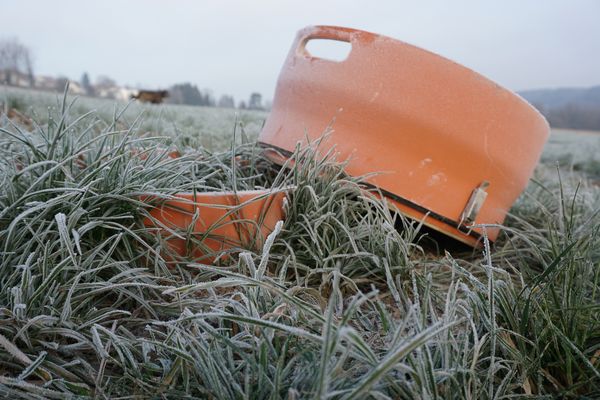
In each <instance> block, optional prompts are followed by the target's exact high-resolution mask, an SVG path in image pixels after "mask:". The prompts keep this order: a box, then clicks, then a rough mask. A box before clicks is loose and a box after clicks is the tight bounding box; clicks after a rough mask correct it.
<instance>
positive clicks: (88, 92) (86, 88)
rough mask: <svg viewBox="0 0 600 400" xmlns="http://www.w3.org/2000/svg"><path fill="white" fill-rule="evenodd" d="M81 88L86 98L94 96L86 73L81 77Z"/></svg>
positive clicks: (92, 87)
mask: <svg viewBox="0 0 600 400" xmlns="http://www.w3.org/2000/svg"><path fill="white" fill-rule="evenodd" d="M81 87H82V88H83V90H84V91H85V94H86V95H88V96H93V95H94V86H93V85H92V82H91V81H90V76H89V75H88V73H87V72H84V73H83V75H82V76H81Z"/></svg>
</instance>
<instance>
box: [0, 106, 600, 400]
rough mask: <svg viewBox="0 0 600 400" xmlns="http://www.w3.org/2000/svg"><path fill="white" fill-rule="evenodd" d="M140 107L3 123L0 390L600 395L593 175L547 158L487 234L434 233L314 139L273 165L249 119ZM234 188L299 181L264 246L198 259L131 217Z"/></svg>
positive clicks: (150, 394)
mask: <svg viewBox="0 0 600 400" xmlns="http://www.w3.org/2000/svg"><path fill="white" fill-rule="evenodd" d="M76 104H77V103H76ZM210 111H216V110H210ZM198 112H199V113H200V112H204V110H201V109H199V111H198ZM118 114H119V113H117V115H118ZM134 120H135V119H134V118H131V119H126V120H118V121H113V120H112V119H107V118H106V115H104V114H102V113H100V114H97V113H94V112H92V113H88V114H83V115H82V113H81V110H79V109H78V108H77V105H75V106H74V108H72V109H71V110H69V107H59V108H57V109H56V110H55V109H52V110H51V117H50V118H46V119H45V121H47V122H46V123H41V124H40V125H38V126H34V127H33V128H32V129H30V130H27V129H25V128H24V127H20V126H14V125H12V124H11V123H10V122H9V121H7V120H6V119H2V120H1V121H0V127H1V128H0V153H1V154H0V252H1V253H0V254H1V257H0V370H1V371H2V373H1V374H0V394H1V395H2V396H5V397H7V398H182V397H186V396H187V397H190V398H214V399H235V398H239V399H247V398H249V399H255V398H256V399H258V398H261V399H262V398H265V399H266V398H269V399H277V398H286V399H301V398H336V399H337V398H339V399H363V398H373V399H387V398H393V399H395V398H406V399H418V398H427V399H430V398H438V399H465V398H466V399H492V398H498V399H499V398H514V397H532V396H535V397H545V398H552V397H561V398H581V396H587V397H588V398H594V397H597V396H598V395H599V394H600V281H599V279H600V232H599V230H600V216H599V211H600V189H599V188H598V186H596V185H594V184H592V183H590V181H588V180H586V179H585V178H584V177H582V175H580V174H579V173H578V172H576V171H570V170H568V169H567V170H565V171H561V173H560V175H559V173H558V171H557V170H556V169H555V167H554V165H553V161H552V160H548V162H549V165H547V164H544V165H540V166H539V168H538V169H537V171H536V176H535V179H534V180H533V182H532V183H531V185H530V187H529V188H528V190H527V191H526V193H525V194H524V195H523V196H522V197H521V198H520V199H519V201H518V202H517V204H516V205H515V206H514V208H513V210H512V215H511V217H510V218H509V219H508V221H507V228H506V230H505V233H504V234H503V235H502V236H501V239H500V240H499V241H498V242H497V243H495V244H494V245H493V246H489V243H486V246H485V247H484V250H483V251H479V250H478V251H474V252H470V251H469V252H464V251H459V250H456V249H454V250H452V249H450V250H451V251H450V252H442V251H439V252H436V251H435V250H432V249H431V247H432V246H427V247H424V243H425V241H424V239H423V237H422V236H423V232H420V231H419V226H418V225H417V224H415V223H411V222H409V221H406V220H404V219H402V218H401V217H399V216H397V215H395V214H393V213H391V212H389V211H388V209H387V207H386V206H385V205H384V204H383V203H382V202H381V200H378V199H377V198H376V197H374V196H372V195H371V194H369V193H368V192H366V191H365V190H364V188H362V187H361V184H360V178H359V177H348V176H346V175H345V174H344V173H343V164H340V163H338V162H336V160H333V159H326V160H321V159H318V158H316V157H315V155H314V154H315V153H314V149H310V148H309V149H299V150H298V151H297V152H296V154H295V155H294V158H295V160H296V162H295V163H294V164H293V165H291V166H290V168H289V169H283V170H282V169H280V168H278V167H277V166H275V165H273V164H271V163H270V162H269V161H268V160H267V159H265V158H264V157H263V156H262V154H261V152H260V149H258V148H257V147H255V146H254V145H253V144H252V141H251V140H246V139H244V140H242V137H241V134H239V135H238V136H237V140H236V143H237V144H235V145H234V146H232V147H231V148H230V149H228V150H224V151H222V152H217V153H213V152H212V151H209V150H207V149H205V148H200V147H190V146H186V145H185V143H182V142H181V141H178V139H177V137H176V134H175V132H176V131H175V130H170V128H169V126H168V125H160V128H159V129H157V130H154V131H152V135H150V134H148V133H147V131H148V130H147V129H145V128H144V124H145V122H144V120H137V121H136V122H135V123H132V121H134ZM232 121H233V120H229V123H230V124H231V126H230V131H232V130H233V126H234V124H233V122H232ZM161 129H164V130H161ZM226 131H227V130H225V132H226ZM219 133H220V132H219ZM238 133H239V132H238ZM163 135H164V136H163ZM229 138H231V136H229ZM224 140H225V139H224ZM229 140H230V139H229ZM242 142H244V143H242ZM246 142H247V143H246ZM170 146H178V149H179V150H180V152H181V153H182V154H183V155H182V157H180V158H176V159H171V158H169V157H168V154H167V150H163V149H168V148H169V147H170ZM132 150H134V151H132ZM144 151H146V152H147V155H148V156H147V157H140V156H138V155H139V154H140V152H144ZM234 186H235V188H236V189H249V188H265V187H273V188H275V189H277V188H283V187H293V189H292V190H291V192H290V198H289V202H288V204H287V206H286V208H287V218H286V220H285V221H284V223H283V225H282V226H281V227H280V228H281V229H276V231H275V233H274V234H273V235H272V237H271V240H267V241H266V243H267V244H266V245H265V246H264V247H263V248H260V249H249V250H248V249H238V250H237V251H234V252H233V253H232V254H231V255H230V257H229V258H225V259H222V261H221V262H220V263H219V264H218V265H216V266H208V265H200V264H197V263H194V260H191V259H181V258H177V257H175V255H173V254H170V253H169V251H168V249H165V247H164V240H163V238H161V236H160V235H158V234H157V233H156V232H153V231H149V230H148V229H146V228H145V227H144V225H143V223H142V220H143V218H144V217H146V216H147V215H148V212H147V209H146V208H145V204H144V203H142V202H140V195H141V194H145V193H152V194H153V196H155V197H156V198H157V199H158V198H162V199H168V198H169V197H170V196H171V195H172V194H173V193H176V192H178V191H188V190H201V191H202V190H227V189H232V188H233V187H234ZM181 234H182V235H186V232H181ZM190 239H192V238H190ZM161 249H162V251H158V250H161Z"/></svg>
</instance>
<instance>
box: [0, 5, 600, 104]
mask: <svg viewBox="0 0 600 400" xmlns="http://www.w3.org/2000/svg"><path fill="white" fill-rule="evenodd" d="M317 24H328V25H342V26H349V27H353V28H360V29H365V30H369V31H373V32H377V33H381V34H385V35H388V36H391V37H394V38H397V39H401V40H404V41H406V42H409V43H412V44H415V45H418V46H421V47H424V48H426V49H428V50H431V51H434V52H436V53H438V54H442V55H444V56H446V57H448V58H450V59H453V60H455V61H458V62H459V63H462V64H464V65H466V66H468V67H470V68H473V69H474V70H476V71H478V72H480V73H482V74H483V75H485V76H487V77H489V78H491V79H493V80H495V81H496V82H498V83H500V84H501V85H504V86H506V87H508V88H510V89H513V90H522V89H531V88H543V87H562V86H591V85H597V84H600V1H599V0H569V1H568V0H562V1H561V0H543V1H542V0H538V1H534V0H530V1H526V0H521V1H517V0H503V1H496V2H492V1H475V0H471V1H467V0H459V1H457V0H453V1H441V0H440V1H433V0H431V1H427V0H425V1H420V2H417V1H375V0H371V1H337V0H336V1H327V0H318V1H314V0H302V1H298V0H287V1H286V0H279V1H277V0H265V1H242V0H221V1H184V0H175V1H173V0H171V1H167V0H143V1H142V0H120V1H115V0H99V1H84V0H73V1H63V0H52V1H42V0H39V1H34V0H14V1H9V0H0V36H17V37H18V38H19V39H21V41H22V42H23V43H24V44H26V45H28V46H29V47H30V48H31V49H32V50H33V52H34V57H35V67H36V71H37V73H40V74H49V75H59V74H61V75H66V76H67V77H69V78H71V79H76V80H78V79H79V78H80V77H81V75H82V73H83V72H84V71H87V72H89V74H90V75H91V76H92V78H95V77H96V76H98V75H108V76H110V77H112V78H114V79H116V80H117V81H118V82H119V83H121V84H130V85H142V86H144V87H149V88H159V87H163V86H168V85H170V84H173V83H177V82H184V81H190V82H192V83H195V84H197V85H198V86H199V87H200V88H211V89H213V91H214V93H215V94H216V95H217V96H218V95H220V94H223V93H229V94H233V95H234V96H235V97H236V99H237V100H239V99H242V98H243V99H246V98H247V97H248V95H249V93H250V92H251V91H255V90H256V91H260V92H262V93H263V95H264V97H265V98H272V96H273V90H274V87H275V82H276V79H277V75H278V73H279V69H280V67H281V65H282V63H283V60H284V58H285V56H286V53H287V51H288V49H289V46H290V45H291V42H292V39H293V37H294V34H295V32H296V31H297V30H299V29H300V28H302V27H304V26H306V25H317Z"/></svg>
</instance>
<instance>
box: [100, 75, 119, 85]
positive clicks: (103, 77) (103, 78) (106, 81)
mask: <svg viewBox="0 0 600 400" xmlns="http://www.w3.org/2000/svg"><path fill="white" fill-rule="evenodd" d="M96 86H99V87H103V88H109V87H115V86H117V82H115V80H114V79H112V78H109V77H108V76H106V75H100V76H99V77H97V78H96Z"/></svg>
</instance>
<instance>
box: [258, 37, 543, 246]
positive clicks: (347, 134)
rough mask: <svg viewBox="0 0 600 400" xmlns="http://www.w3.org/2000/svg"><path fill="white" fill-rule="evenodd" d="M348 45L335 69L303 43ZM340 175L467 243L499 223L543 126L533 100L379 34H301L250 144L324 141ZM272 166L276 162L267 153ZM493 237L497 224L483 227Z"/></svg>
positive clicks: (529, 165) (529, 168) (539, 144)
mask: <svg viewBox="0 0 600 400" xmlns="http://www.w3.org/2000/svg"><path fill="white" fill-rule="evenodd" d="M315 39H330V40H336V41H343V42H348V43H350V44H351V46H352V49H351V51H350V53H349V55H348V57H347V58H346V59H345V60H344V61H341V62H335V61H330V60H327V59H322V58H317V57H314V56H312V55H311V54H309V53H308V51H307V50H306V44H307V42H309V41H310V40H315ZM328 126H332V128H333V130H332V131H331V132H330V134H329V135H328V136H326V137H325V139H324V141H323V142H322V143H321V145H320V147H319V148H320V149H321V151H322V154H325V152H326V151H327V150H329V149H330V148H331V147H332V146H335V148H336V150H337V152H338V155H339V158H342V159H346V158H348V159H349V160H350V161H349V163H348V165H347V169H346V171H347V172H348V173H349V174H350V175H354V176H359V175H364V174H367V173H372V172H380V174H378V175H376V176H370V177H368V178H367V179H366V182H367V184H370V185H372V186H373V187H376V188H378V189H380V190H381V192H382V193H383V194H384V195H385V196H386V197H387V198H388V199H389V200H390V203H392V204H393V206H395V207H396V208H397V209H398V210H399V211H400V212H402V213H403V214H405V215H407V216H408V217H411V218H413V219H417V220H424V223H425V225H427V226H429V227H431V228H433V229H436V230H438V231H440V232H442V233H444V234H446V235H449V236H451V237H453V238H455V239H458V240H460V241H462V242H464V243H466V244H469V245H472V246H475V245H477V243H478V241H479V239H480V237H481V234H482V228H481V227H473V225H474V224H501V223H502V222H503V221H504V218H505V216H506V213H507V211H508V209H509V208H510V207H511V205H512V204H513V202H514V201H515V200H516V198H517V197H518V196H519V194H520V193H521V192H522V191H523V189H524V188H525V186H526V184H527V182H528V180H529V178H530V177H531V174H532V172H533V169H534V167H535V165H536V164H537V162H538V160H539V157H540V154H541V151H542V148H543V146H544V143H545V141H546V139H547V137H548V133H549V127H548V124H547V122H546V120H545V119H544V118H543V117H542V116H541V115H540V113H539V112H537V111H536V110H535V109H534V108H533V107H532V106H531V105H529V104H528V103H527V102H525V101H524V100H523V99H522V98H520V97H519V96H517V95H515V94H514V93H512V92H510V91H508V90H506V89H504V88H502V87H500V86H499V85H497V84H496V83H494V82H492V81H490V80H488V79H486V78H484V77H483V76H481V75H479V74H477V73H476V72H474V71H472V70H470V69H468V68H465V67H463V66H461V65H459V64H456V63H454V62H452V61H450V60H448V59H446V58H443V57H441V56H438V55H436V54H433V53H430V52H428V51H426V50H423V49H420V48H417V47H415V46H412V45H409V44H407V43H404V42H401V41H398V40H394V39H391V38H388V37H385V36H380V35H377V34H373V33H369V32H364V31H359V30H355V29H348V28H340V27H332V26H313V27H308V28H305V29H303V30H301V31H300V32H298V34H297V36H296V39H295V41H294V43H293V45H292V48H291V50H290V52H289V54H288V56H287V59H286V61H285V64H284V66H283V69H282V70H281V74H280V75H279V80H278V82H277V89H276V92H275V97H274V101H273V108H272V111H271V114H270V115H269V118H268V120H267V122H266V124H265V126H264V129H263V130H262V132H261V134H260V137H259V141H260V142H261V143H262V144H263V145H265V146H266V147H269V148H272V149H275V150H278V151H279V152H280V153H282V154H283V155H285V156H288V155H289V154H290V152H292V151H293V150H294V149H295V146H296V144H297V143H298V142H301V143H304V144H306V141H307V140H309V141H310V140H316V139H319V138H321V137H322V135H323V133H324V132H325V131H326V130H327V128H328ZM274 159H275V160H276V159H277V158H276V157H274ZM487 234H488V236H489V238H490V239H491V240H494V239H496V237H497V235H498V228H495V227H490V228H487Z"/></svg>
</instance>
